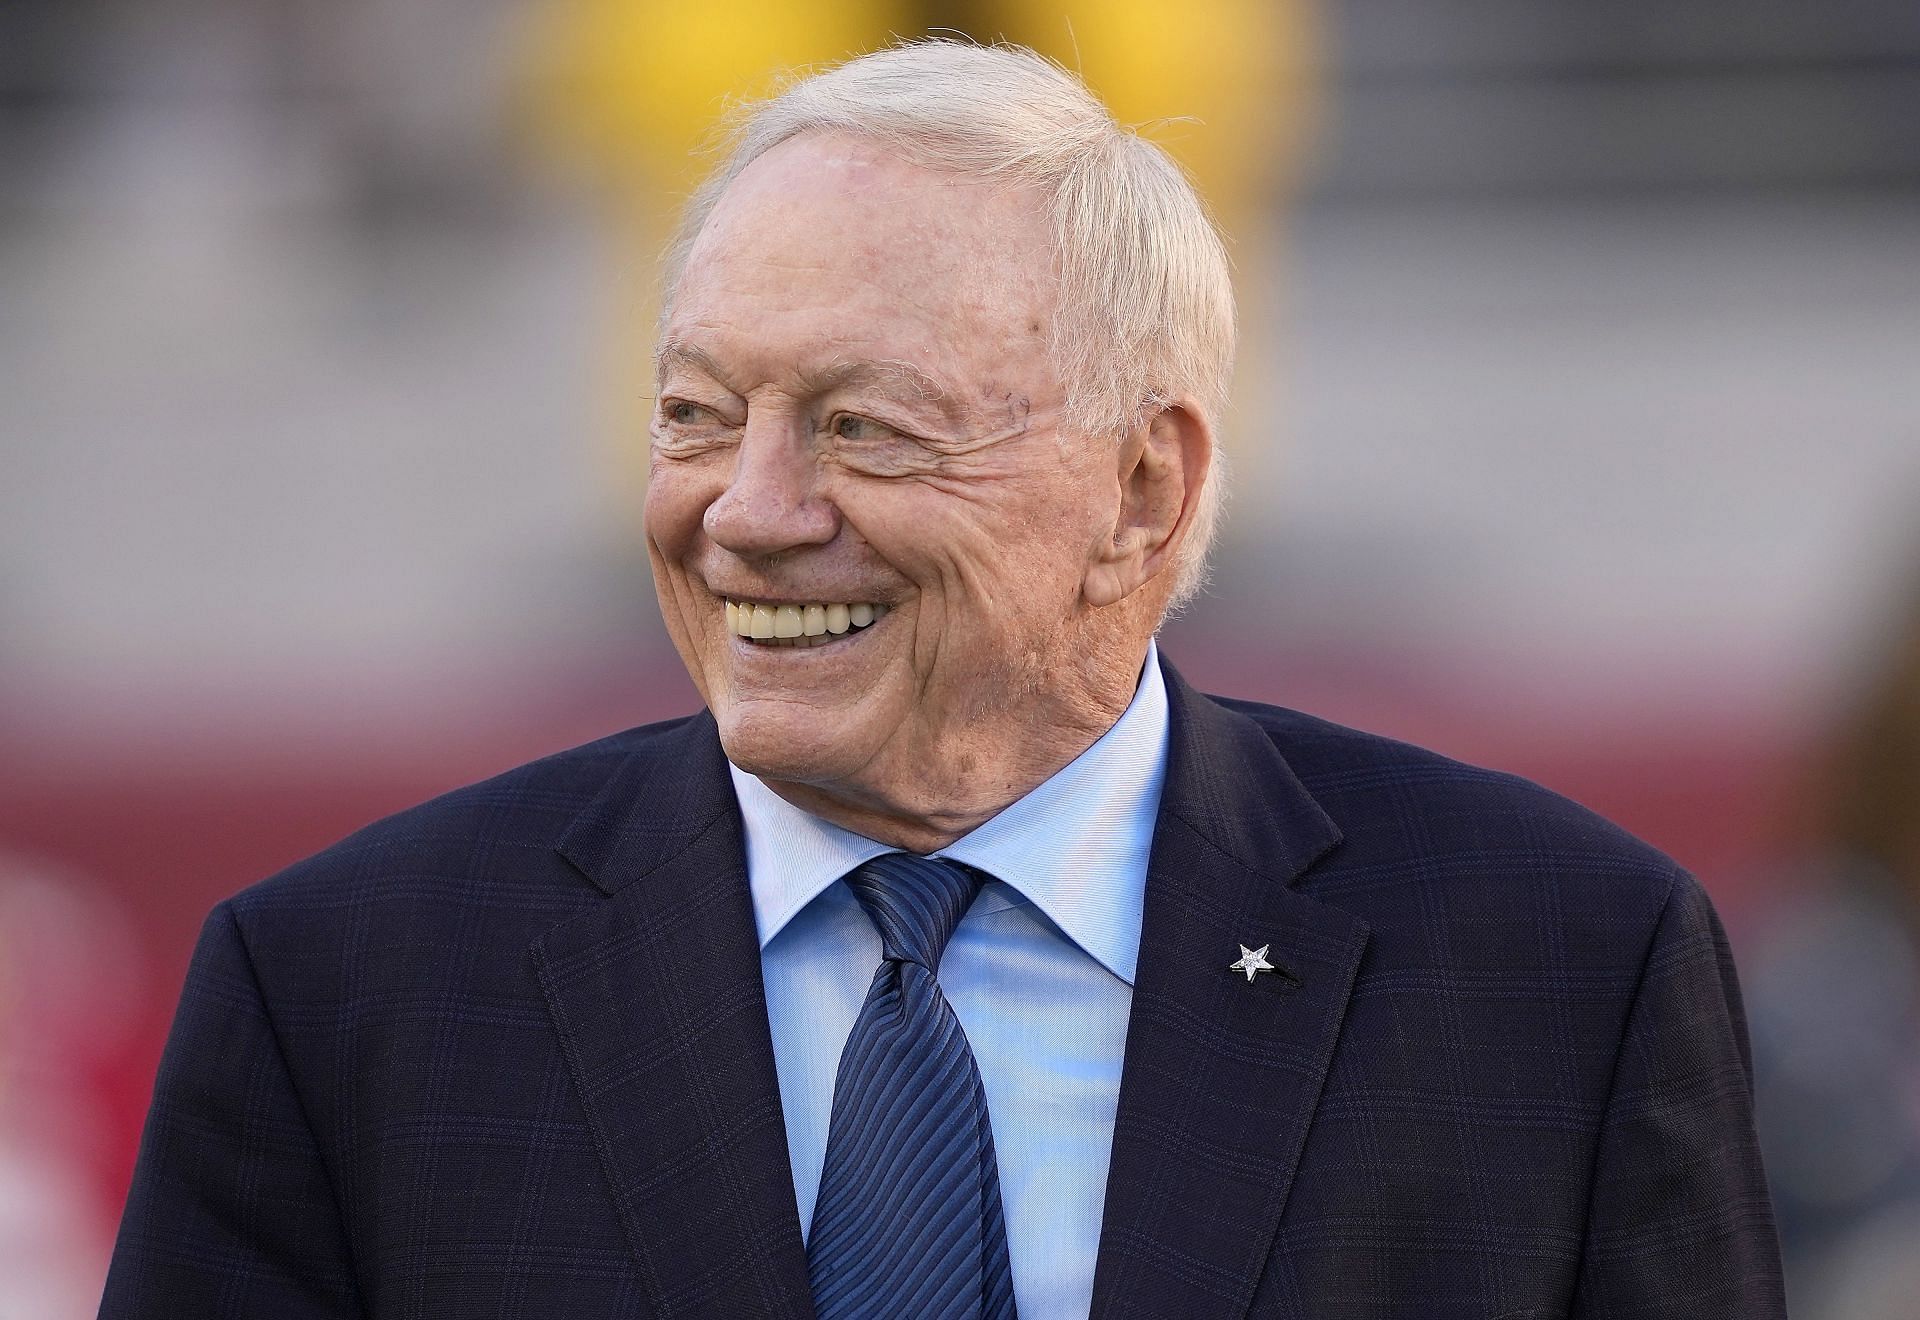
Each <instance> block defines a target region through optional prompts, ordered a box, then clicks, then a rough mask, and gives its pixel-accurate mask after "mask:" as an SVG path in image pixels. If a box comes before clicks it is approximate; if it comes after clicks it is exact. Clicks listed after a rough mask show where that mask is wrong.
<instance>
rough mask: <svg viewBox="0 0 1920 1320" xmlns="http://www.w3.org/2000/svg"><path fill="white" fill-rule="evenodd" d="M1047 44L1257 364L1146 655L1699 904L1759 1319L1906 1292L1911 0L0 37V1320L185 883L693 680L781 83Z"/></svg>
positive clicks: (127, 1064) (1911, 704) (44, 1301)
mask: <svg viewBox="0 0 1920 1320" xmlns="http://www.w3.org/2000/svg"><path fill="white" fill-rule="evenodd" d="M930 29H931V30H939V31H944V32H947V33H949V34H956V33H965V34H969V35H972V36H974V37H978V38H983V39H992V38H996V37H1000V36H1006V37H1008V38H1011V39H1015V40H1020V41H1025V42H1028V43H1031V44H1034V45H1037V46H1038V47H1040V48H1041V49H1042V50H1044V51H1046V52H1047V53H1049V54H1051V55H1053V56H1054V57H1056V58H1058V59H1060V60H1061V61H1063V62H1064V63H1067V64H1068V65H1070V66H1074V67H1077V68H1079V69H1081V70H1082V71H1083V72H1084V73H1085V75H1086V76H1087V78H1088V80H1089V81H1090V82H1091V83H1092V84H1093V86H1094V88H1095V90H1096V91H1098V92H1100V93H1101V94H1102V95H1103V96H1105V97H1106V98H1107V99H1108V100H1109V102H1110V103H1111V104H1112V105H1113V106H1114V107H1115V110H1116V113H1118V114H1119V115H1120V117H1121V118H1123V119H1126V120H1129V121H1135V122H1142V123H1147V124H1149V125H1150V126H1151V127H1150V128H1149V129H1148V131H1149V132H1150V133H1151V134H1152V136H1154V137H1155V138H1156V140H1158V141H1160V142H1162V143H1163V144H1164V145H1166V146H1167V147H1168V148H1169V149H1170V150H1172V151H1173V152H1174V153H1175V154H1176V155H1178V156H1180V157H1181V158H1182V159H1183V160H1184V161H1185V162H1186V163H1187V164H1188V166H1189V168H1190V169H1191V170H1192V171H1193V172H1194V173H1195V175H1196V177H1197V178H1198V179H1199V180H1200V182H1201V184H1202V186H1203V189H1204V190H1205V191H1206V192H1207V193H1208V195H1209V196H1210V198H1211V199H1212V200H1213V202H1214V204H1215V205H1216V207H1217V209H1218V211H1219V213H1220V217H1221V219H1222V221H1223V223H1224V225H1225V226H1226V228H1227V229H1228V230H1229V232H1230V235H1231V238H1232V241H1233V246H1234V255H1235V261H1236V265H1237V270H1238V277H1239V279H1240V284H1241V288H1240V296H1241V300H1242V304H1243V309H1244V317H1245V321H1246V324H1247V328H1248V333H1247V339H1246V343H1245V349H1244V354H1243V362H1242V369H1241V373H1240V375H1241V382H1240V383H1241V388H1240V402H1239V404H1238V407H1237V414H1236V416H1235V417H1234V418H1233V419H1232V421H1231V447H1232V450H1233V453H1234V456H1235V459H1236V463H1237V475H1238V485H1237V488H1236V491H1235V494H1234V497H1233V502H1232V505H1231V509H1230V513H1229V523H1228V535H1227V541H1226V543H1225V546H1224V548H1223V551H1222V553H1221V556H1220V560H1219V570H1218V572H1217V574H1216V580H1215V584H1214V586H1213V588H1212V590H1211V592H1210V593H1209V594H1208V595H1207V596H1206V597H1205V598H1204V599H1203V600H1202V602H1201V603H1200V604H1199V605H1197V606H1196V607H1195V608H1194V609H1193V610H1191V611H1190V613H1189V615H1188V616H1187V617H1186V618H1183V619H1181V620H1179V621H1178V622H1177V623H1176V624H1174V625H1173V626H1172V627H1171V628H1170V629H1169V630H1168V634H1167V636H1166V638H1165V640H1164V645H1165V647H1166V649H1167V651H1168V652H1169V653H1170V654H1171V655H1172V657H1173V658H1174V659H1175V660H1176V661H1177V662H1178V663H1180V664H1181V665H1182V666H1183V667H1184V669H1185V670H1186V672H1187V673H1188V676H1189V677H1190V678H1194V679H1196V680H1197V681H1199V682H1200V683H1201V684H1202V685H1203V686H1206V687H1209V688H1211V689H1213V690H1225V691H1229V692H1232V693H1233V694H1235V695H1239V696H1248V697H1257V698H1262V699H1266V700H1271V701H1277V702H1280V703H1283V704H1287V705H1292V706H1296V707H1300V708H1303V709H1307V710H1311V711H1314V712H1316V713H1319V714H1322V715H1326V716H1329V717H1331V718H1334V719H1338V720H1342V721H1344V722H1347V723H1352V724H1357V725H1360V726H1362V727H1366V728H1370V729H1375V730H1379V731H1383V732H1386V733H1389V734H1393V735H1396V736H1399V737H1402V738H1407V739H1411V740H1414V741H1418V742H1423V743H1426V744H1428V745H1431V746H1435V747H1438V748H1439V749H1441V750H1443V751H1445V752H1448V753H1450V754H1452V755H1455V756H1458V757H1461V758H1464V759H1468V760H1473V761H1479V762H1483V763H1489V764H1493V765H1496V766H1500V767H1502V768H1507V769H1512V770H1516V771H1519V772H1521V773H1524V774H1527V775H1529V776H1532V777H1534V778H1536V779H1539V780H1541V781H1543V782H1545V783H1546V784H1548V785H1550V786H1551V787H1554V788H1556V789H1558V790H1560V791H1562V792H1564V793H1567V794H1569V795H1571V796H1573V797H1575V798H1578V799H1580V800H1581V801H1583V802H1586V803H1587V804H1589V805H1591V806H1593V807H1595V808H1597V809H1598V810H1600V811H1602V812H1604V813H1606V814H1608V815H1611V816H1613V817H1615V818H1616V819H1618V820H1620V821H1621V822H1622V823H1623V824H1625V825H1626V826H1628V827H1629V828H1631V829H1633V830H1635V831H1637V832H1638V833H1640V834H1642V835H1643V836H1645V837H1647V838H1649V839H1651V840H1652V841H1653V842H1655V843H1656V844H1658V845H1659V846H1661V847H1663V848H1665V849H1666V850H1667V851H1669V852H1671V853H1672V854H1674V855H1675V856H1676V857H1678V858H1679V859H1680V860H1681V861H1682V862H1684V863H1685V864H1687V865H1688V866H1690V867H1692V868H1693V869H1694V870H1696V872H1698V873H1699V874H1700V875H1701V876H1702V878H1703V879H1704V880H1705V881H1706V883H1707V885H1708V887H1709V889H1710V890H1711V891H1712V893H1713V894H1714V897H1715V899H1716V901H1717V902H1718V904H1719V906H1720V908H1721V910H1722V912H1723V914H1724V916H1725V917H1726V919H1727V922H1728V924H1729V926H1730V928H1731V930H1732V933H1733V937H1734V940H1735V946H1736V950H1737V952H1738V954H1739V955H1740V958H1741V962H1742V969H1743V975H1744V978H1745V981H1746V984H1747V993H1748V1000H1749V1008H1750V1010H1751V1012H1752V1014H1753V1018H1754V1036H1755V1044H1756V1050H1757V1057H1758V1067H1759V1073H1760V1084H1761V1103H1762V1106H1763V1114H1762V1117H1763V1127H1764V1128H1765V1129H1766V1138H1767V1141H1768V1143H1769V1158H1770V1161H1771V1164H1770V1172H1771V1174H1772V1177H1773V1179H1774V1182H1775V1188H1776V1194H1777V1196H1778V1198H1779V1202H1780V1212H1781V1221H1782V1227H1783V1230H1784V1231H1785V1234H1786V1237H1787V1243H1788V1248H1789V1259H1790V1279H1791V1283H1792V1288H1793V1293H1794V1300H1795V1303H1796V1306H1795V1314H1796V1315H1798V1316H1801V1317H1814V1318H1815V1320H1820V1318H1822V1317H1826V1318H1829V1320H1833V1318H1839V1317H1880V1316H1886V1317H1893V1316H1904V1317H1908V1318H1909V1320H1910V1317H1911V1316H1912V1315H1913V1314H1914V1311H1913V1309H1912V1308H1913V1305H1914V1304H1913V1302H1912V1300H1911V1299H1912V1298H1913V1297H1915V1296H1920V1277H1915V1271H1916V1268H1917V1267H1916V1265H1915V1264H1914V1263H1913V1258H1916V1256H1920V1253H1915V1252H1914V1251H1913V1250H1912V1248H1913V1245H1914V1243H1916V1242H1920V971H1916V967H1917V966H1920V960H1917V959H1916V955H1915V950H1916V947H1920V513H1917V510H1920V7H1916V6H1915V5H1913V4H1912V3H1911V0H1819V2H1818V3H1816V2H1815V0H1799V2H1797V3H1785V2H1784V0H1740V2H1739V3H1728V2H1723V0H1693V2H1692V3H1688V4H1684V5H1680V4H1673V3H1671V2H1670V0H1616V2H1615V3H1610V4H1606V5H1598V4H1575V5H1569V4H1555V3H1547V2H1546V0H1535V2H1532V3H1522V2H1521V0H1461V2H1460V3H1453V4H1447V5H1435V4H1432V3H1429V2H1428V0H1328V2H1326V3H1311V2H1310V0H1181V3H1179V4H1177V5H1174V4H1153V3H1146V0H1111V2H1110V3H1084V4H1081V3H1072V2H1071V0H1066V2H1063V3H1053V4H1046V3H1041V4H1032V3H1027V4H1013V3H1002V4H992V3H974V4H970V5H946V4H933V3H926V4H914V3H904V2H902V3H894V4H887V3H880V2H879V0H848V2H846V3H828V2H827V0H811V2H805V0H786V2H785V3H779V4H776V3H739V4H725V3H716V4H712V5H707V6H704V7H703V6H694V5H686V4H667V3H655V2H653V0H458V3H455V0H175V3H173V4H171V5H168V6H164V7H161V6H152V5H146V4H137V3H133V2H132V0H6V3H5V4H0V1313H5V1314H9V1315H21V1316H27V1315H31V1316H36V1317H50V1318H52V1317H66V1316H80V1315H91V1314H92V1308H93V1306H94V1305H95V1304H96V1302H97V1299H98V1296H99V1288H100V1283H101V1280H102V1278H103V1277H104V1271H105V1261H106V1255H107V1252H108V1250H109V1248H110V1245H111V1240H112V1233H113V1228H114V1225H115V1222H116V1220H117V1217H118V1213H119V1208H120V1203H121V1200H122V1198H123V1197H124V1195H125V1191H126V1186H127V1182H128V1178H129V1175H130V1171H131V1167H132V1161H133V1157H134V1152H135V1147H136V1142H137V1139H138V1133H139V1126H140V1122H141V1118H142V1115H143V1114H144V1111H145V1106H146V1102H147V1095H148V1090H149V1087H150V1084H151V1079H152V1074H153V1069H154V1066H155V1063H156V1061H157V1058H158V1055H159V1050H160V1047H161V1044H162V1042H163V1039H164V1034H165V1030H166V1026H167V1023H168V1020H169V1018H170V1015H171V1012H172V1007H173V1003H174V1000H175V997H176V996H177V994H178V991H179V985H180V981H181V977H182V974H183V972H184V970H185V966H186V959H187V955H188V952H189V950H190V948H191V946H192V942H193V939H194V937H195V934H196V932H197V930H198V927H199V924H200V921H201V920H202V918H203V917H204V916H205V914H206V911H207V909H208V908H209V906H210V905H211V904H212V903H214V902H215V901H216V900H218V899H219V898H221V897H223V896H225V895H226V894H229V893H231V892H233V891H234V890H236V889H238V888H240V887H242V886H244V885H246V884H248V883H251V882H252V881H254V880H256V879H259V878H260V877H262V876H265V875H267V874H269V873H271V872H272V871H274V870H276V869H278V868H279V867H281V866H283V865H285V864H286V863H288V862H290V861H292V860H294V859H295V858H297V857H300V856H302V855H304V854H306V853H309V852H311V851H313V850H315V849H317V848H319V847H321V846H323V845H325V844H327V843H329V842H331V841H332V840H333V839H335V838H337V837H339V836H340V835H342V834H344V833H346V832H348V831H349V830H351V829H353V828H355V827H357V826H359V825H361V824H363V823H365V822H367V821H369V820H371V819H373V818H374V817H376V816H379V815H382V814H385V813H387V812H389V811H392V810H396V809H398V808H400V807H402V806H405V805H407V804H409V803H411V802H414V801H417V800H419V799H421V798H423V797H426V796H428V795H431V794H433V793H436V792H438V791H441V790H443V789H446V788H449V787H452V786H454V785H456V784H460V783H463V782H466V781H469V780H472V779H476V778H479V777H482V776H485V775H487V774H490V773H493V772H495V771H498V770H501V769H504V768H506V767H507V766H510V765H512V764H515V763H517V762H520V761H522V760H526V759H529V758H531V757H533V756H536V755H540V754H543V753H545V752H548V751H553V750H557V749H559V748H561V747H565V746H568V745H571V744H573V743H577V742H581V741H585V740H587V739H589V738H593V737H596V736H599V735H601V734H604V733H607V732H610V731H613V730H615V729H619V728H623V727H626V726H629V725H633V724H638V723H643V722H646V721H649V720H653V719H658V718H663V717H667V716H671V715H674V714H679V713H684V712H685V711H687V710H689V709H691V708H692V707H693V705H694V701H695V698H694V694H693V690H692V688H691V686H690V685H689V683H688V682H687V680H686V679H685V677H684V676H683V675H682V673H681V671H680V668H679V665H678V663H677V661H676V659H675V658H674V655H673V653H672V651H671V649H670V647H669V646H668V644H667V642H666V640H665V637H664V634H663V633H662V631H661V629H660V627H659V623H658V619H657V615H656V613H655V610H654V605H653V601H652V588H651V585H650V580H649V577H648V574H647V570H646V563H645V555H644V553H643V551H642V549H641V547H640V543H639V537H638V507H639V501H640V495H641V488H642V480H643V470H644V461H643V454H642V442H643V437H642V434H641V429H642V421H643V419H644V417H645V414H646V410H647V406H648V397H647V396H648V392H649V386H650V382H649V379H648V371H647V369H646V366H645V358H646V351H647V346H648V345H647V326H648V324H649V322H650V318H651V315H652V309H653V304H654V298H655V291H654V286H653V266H654V257H655V252H656V250H657V247H658V245H659V242H660V240H661V239H662V238H663V237H664V235H665V232H666V226H667V224H668V223H669V219H670V217H671V215H672V212H673V209H674V207H675V206H676V205H677V204H678V202H679V200H680V199H681V198H682V197H683V196H684V195H685V193H686V192H687V191H688V189H689V188H690V187H691V185H692V183H693V181H694V180H695V179H696V178H697V177H698V173H699V162H698V161H696V160H693V159H692V158H691V157H690V154H689V153H690V151H691V149H692V148H694V147H695V146H697V145H698V144H699V143H700V142H701V141H703V140H704V139H705V138H706V137H707V136H708V134H709V132H710V129H711V126H712V124H713V123H714V121H715V118H716V116H717V115H718V114H719V112H720V111H721V110H722V108H723V106H724V104H725V102H726V100H727V98H728V97H730V96H740V95H748V94H753V93H757V92H760V91H764V90H765V89H766V88H767V87H768V86H769V85H770V80H771V77H772V73H773V71H774V70H776V69H778V68H781V67H785V66H792V65H797V64H805V63H808V62H813V61H821V60H830V59H835V58H838V57H841V56H843V55H846V54H848V53H853V52H857V51H860V50H864V49H870V48H872V47H873V46H875V45H878V44H882V43H884V42H885V41H886V40H888V39H889V36H890V35H891V34H902V35H911V34H918V33H924V32H926V31H928V30H930Z"/></svg>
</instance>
